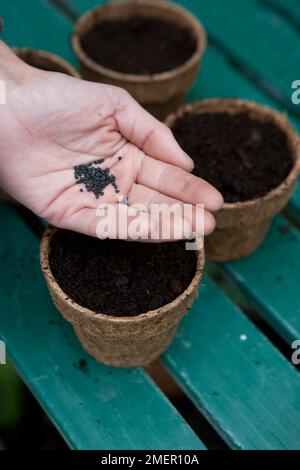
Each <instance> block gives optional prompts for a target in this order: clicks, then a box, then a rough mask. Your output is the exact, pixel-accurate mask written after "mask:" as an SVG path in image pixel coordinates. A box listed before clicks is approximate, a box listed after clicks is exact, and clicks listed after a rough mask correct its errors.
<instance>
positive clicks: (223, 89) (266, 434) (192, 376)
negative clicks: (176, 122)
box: [66, 0, 298, 448]
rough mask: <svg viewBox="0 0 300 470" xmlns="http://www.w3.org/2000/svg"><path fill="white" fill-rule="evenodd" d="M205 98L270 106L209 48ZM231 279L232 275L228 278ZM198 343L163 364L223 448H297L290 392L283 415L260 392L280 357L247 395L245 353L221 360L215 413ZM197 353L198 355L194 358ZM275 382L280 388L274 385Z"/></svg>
mask: <svg viewBox="0 0 300 470" xmlns="http://www.w3.org/2000/svg"><path fill="white" fill-rule="evenodd" d="M75 3H76V5H77V6H78V5H79V4H80V3H81V5H82V9H84V10H85V9H88V8H89V7H91V6H93V4H94V3H95V2H90V1H89V0H84V3H83V0H82V2H80V1H76V2H75V1H73V4H75ZM184 3H185V4H187V2H184ZM199 3H200V2H199ZM70 28H71V26H70V25H69V29H68V31H67V28H66V39H67V37H68V36H69V34H70ZM204 96H241V97H245V98H249V99H256V100H257V101H261V102H267V103H268V104H272V101H271V100H268V99H267V98H266V96H265V95H264V94H263V93H262V92H261V91H258V90H257V89H256V87H255V86H253V84H252V83H251V82H250V81H249V80H248V79H247V78H246V77H245V76H242V75H241V74H240V73H239V72H238V71H237V70H236V67H235V66H234V65H233V64H231V63H230V62H228V60H227V57H226V54H224V53H222V52H221V51H219V50H218V49H216V48H214V47H209V48H208V51H207V54H206V57H205V61H204V64H203V67H202V71H201V74H200V77H199V81H198V82H197V84H196V86H195V87H194V89H193V90H192V92H191V94H190V97H191V98H193V99H196V98H200V97H204ZM271 233H273V232H271ZM269 262H270V266H269V269H270V270H272V269H273V268H274V265H273V264H272V263H271V262H272V259H269ZM251 269H253V270H254V269H255V266H253V267H252V268H251ZM253 272H254V271H253ZM236 274H238V271H236ZM230 275H232V273H231V274H230ZM210 292H212V294H210V297H211V298H212V299H214V298H215V299H217V300H216V305H215V306H213V305H211V306H210V304H209V303H207V307H209V306H210V307H209V308H208V310H207V312H208V313H207V316H212V317H213V315H212V314H213V313H214V312H217V314H216V315H215V317H216V318H217V316H218V315H220V311H221V316H222V315H224V311H225V313H226V312H227V313H226V315H227V314H228V309H229V308H227V307H224V306H223V302H224V299H223V300H222V302H220V301H219V300H218V298H219V296H221V297H222V298H223V296H222V294H220V293H218V294H217V289H216V288H214V289H213V291H211V289H210ZM259 295H262V296H263V298H265V296H266V292H265V291H264V290H262V292H260V294H259ZM251 296H252V294H251ZM230 310H232V306H230ZM199 312H200V311H199ZM263 314H265V312H263ZM189 317H190V316H187V319H189ZM199 318H200V315H199ZM222 318H223V317H222ZM241 318H244V317H243V316H241V315H240V314H239V316H237V312H234V316H233V314H231V319H232V322H233V321H234V320H236V325H237V326H236V328H237V327H238V325H241V324H240V323H239V322H240V319H241ZM269 318H270V317H269ZM237 319H238V321H237ZM225 320H226V325H225V322H223V323H222V325H223V326H222V328H221V324H220V331H219V335H220V338H221V331H222V334H223V335H224V332H225V333H226V331H227V329H226V327H227V326H228V331H231V330H230V328H229V327H230V326H231V323H230V322H229V323H228V325H227V320H228V318H227V317H226V318H225ZM244 320H245V319H244ZM244 320H243V321H244ZM279 320H280V319H279ZM186 321H187V320H185V322H186ZM216 321H217V320H216ZM184 325H185V323H184V324H183V326H184ZM197 325H198V323H197V324H196V323H195V324H194V323H193V325H192V326H191V327H190V329H189V330H191V331H187V334H192V333H193V332H194V334H195V335H196V331H197V332H199V331H201V329H200V328H198V327H197ZM249 325H250V327H252V326H251V324H250V323H249V322H248V321H247V325H246V326H247V328H248V326H249ZM201 326H203V325H201ZM242 326H245V324H244V323H242ZM233 327H234V324H232V328H233ZM252 328H253V327H252ZM288 328H289V325H288ZM181 331H182V329H181V330H180V335H181ZM203 331H205V330H203ZM247 331H248V330H247ZM251 331H252V330H251ZM255 331H256V330H255ZM214 332H215V330H214V329H213V328H212V326H210V327H209V328H207V330H206V335H205V336H206V338H204V339H205V341H209V340H208V338H214V336H215V335H214ZM256 333H257V331H256ZM225 336H226V334H225ZM227 336H228V335H227ZM185 337H187V336H185ZM230 337H231V336H230V334H229V338H230ZM188 338H189V336H188ZM197 338H198V337H196V338H195V341H194V342H191V341H189V339H188V341H187V342H185V344H182V341H181V340H180V344H181V347H183V348H184V349H187V350H189V351H190V352H189V355H188V356H187V355H186V354H183V361H184V360H185V359H186V360H187V363H189V361H190V365H189V366H188V367H184V365H182V363H180V360H179V357H178V356H177V357H176V356H174V355H173V353H172V352H170V354H171V356H169V353H168V354H167V355H166V359H165V361H167V363H168V365H169V367H171V368H172V370H173V374H176V377H177V380H180V381H181V382H182V383H183V384H184V386H185V387H186V389H187V390H188V391H189V393H190V394H191V396H192V398H193V400H194V401H195V402H196V403H197V404H198V406H200V407H201V408H202V409H203V410H204V412H205V413H206V415H207V416H208V417H209V419H210V420H211V422H212V423H213V424H214V426H215V427H216V428H217V429H218V430H219V432H221V433H222V434H223V435H224V436H225V438H226V440H227V442H229V443H230V445H232V446H233V447H236V448H269V447H272V448H295V446H296V444H297V443H296V442H295V438H294V436H295V435H296V431H295V427H294V425H293V424H294V422H293V423H291V422H290V421H289V420H290V419H291V418H290V416H292V413H294V411H293V410H292V409H291V407H290V403H292V405H293V404H294V402H295V400H294V399H293V397H292V396H291V391H290V390H289V394H287V393H286V390H285V389H280V395H283V394H284V396H287V397H288V398H289V400H290V402H289V403H287V404H286V403H285V404H284V407H283V408H284V409H283V408H282V407H280V406H278V402H279V399H278V397H277V395H276V394H275V398H273V391H271V389H269V388H268V387H267V388H265V389H264V388H263V384H264V383H265V382H268V383H270V380H269V376H271V378H272V380H271V385H275V383H276V386H277V385H278V383H280V381H279V379H278V375H277V370H278V369H277V363H278V357H279V358H280V361H281V362H280V361H279V373H281V365H280V364H283V363H282V360H283V359H282V357H281V356H280V355H279V354H278V353H277V356H278V357H276V358H275V359H276V360H275V359H274V362H273V365H272V361H271V360H270V358H269V356H268V354H267V357H268V358H269V359H268V361H267V364H266V365H265V368H264V372H266V371H267V372H266V373H265V374H263V369H262V373H261V375H260V376H259V377H258V378H257V375H255V374H254V375H250V379H248V380H249V381H251V384H250V385H251V387H250V391H249V393H247V390H248V388H249V387H248V385H247V384H248V382H247V377H245V376H244V375H243V371H244V370H245V369H246V367H245V366H248V362H247V357H248V351H247V354H246V353H245V355H244V356H243V360H242V361H241V363H239V362H236V359H237V355H236V356H234V358H232V360H231V361H229V362H225V361H224V360H223V361H222V363H220V362H219V363H218V367H219V368H217V370H218V371H219V374H220V372H222V373H223V376H224V377H225V378H226V377H227V379H228V382H229V383H231V382H230V381H231V371H235V373H236V377H235V380H234V381H233V384H234V387H233V389H232V390H231V391H230V390H228V389H227V392H226V393H227V395H226V396H227V399H228V400H229V398H230V397H232V401H231V403H230V406H228V401H226V407H224V406H223V405H222V406H221V407H217V406H216V404H215V403H214V402H213V401H210V400H209V399H208V398H207V390H206V389H205V386H206V384H207V382H206V381H205V380H202V377H203V376H202V375H201V374H200V373H198V375H197V373H196V372H195V369H196V368H197V367H198V364H199V358H201V360H202V359H203V367H204V368H206V369H205V370H207V371H209V370H211V369H212V362H211V359H209V358H208V356H207V357H206V358H205V357H203V350H199V347H200V346H198V343H197V341H198V339H197ZM220 338H219V337H218V336H217V341H216V342H213V343H212V344H217V342H219V339H220ZM261 338H263V337H262V336H261V335H259V338H258V339H259V341H256V339H257V338H256V337H255V344H261V343H260V339H261ZM196 339H197V341H196ZM178 341H179V340H176V342H175V343H174V346H173V347H172V348H171V350H170V351H173V350H174V347H175V345H176V344H178ZM213 341H214V340H213ZM201 344H203V343H201V342H200V345H201ZM222 344H223V343H222ZM266 344H267V345H268V347H267V351H269V348H270V347H271V346H270V344H269V343H268V342H267V341H266V340H265V339H264V338H263V347H262V348H261V349H263V350H265V348H266ZM189 345H192V346H191V347H190V346H189ZM223 346H224V345H223ZM231 346H232V345H231ZM271 348H272V347H271ZM228 349H230V348H229V346H228ZM233 350H234V348H233ZM251 351H252V349H251ZM272 351H273V352H274V351H275V349H274V348H272ZM199 352H200V353H201V354H198V353H199ZM240 353H241V351H240V350H239V354H240ZM275 353H276V351H275ZM222 354H223V352H222V351H221V354H220V356H221V355H222ZM227 354H229V351H227ZM253 354H254V353H253ZM272 355H273V353H272ZM230 357H231V356H230ZM251 357H252V356H250V359H251ZM234 364H235V368H234V367H233V365H234ZM284 364H285V366H286V365H287V363H286V361H285V362H284ZM255 365H257V366H258V364H255ZM269 368H270V371H271V372H268V370H269ZM223 369H224V370H223ZM201 370H204V369H200V371H201ZM285 370H289V372H288V373H286V372H284V373H283V375H282V377H283V382H284V383H285V382H287V383H292V384H293V383H294V377H295V373H293V379H292V378H291V370H292V369H291V368H287V369H285ZM207 373H208V372H207ZM199 374H200V375H199ZM251 374H253V371H252V372H251ZM256 374H258V372H257V371H256ZM285 374H288V375H289V377H288V379H287V380H285V377H286V375H285ZM205 377H206V375H205ZM211 377H212V378H214V375H213V374H212V375H211ZM237 377H242V379H241V383H240V382H238V381H237ZM264 377H265V379H264ZM266 377H267V378H266ZM274 377H275V378H274ZM275 379H276V380H277V382H278V383H277V382H276V380H275ZM273 380H274V383H273ZM289 381H290V382H289ZM217 383H218V382H217ZM253 383H254V384H258V387H257V388H258V390H259V391H260V394H259V393H258V394H256V395H255V396H254V395H253V393H254V392H253V386H252V384H253ZM222 385H224V384H223V383H222ZM286 386H287V385H286V383H285V387H286ZM236 390H239V391H241V393H240V396H239V400H237V399H236V394H237V391H236ZM296 390H297V394H298V383H297V386H296ZM214 391H216V390H214ZM265 391H266V393H270V396H272V399H270V397H269V400H268V401H269V402H270V405H272V411H270V412H269V414H268V411H267V408H266V407H267V403H266V401H263V407H262V409H263V412H262V416H263V417H264V418H266V416H268V417H269V418H270V417H272V416H273V414H274V410H273V405H274V409H275V412H276V413H275V421H272V419H273V418H272V419H271V418H270V422H269V421H266V419H264V420H263V422H266V426H265V427H263V426H262V425H263V422H260V421H259V420H257V419H254V418H256V416H255V414H256V413H257V410H258V411H259V412H261V409H260V408H259V401H261V394H263V393H264V392H265ZM213 396H214V397H216V398H217V396H219V395H213ZM268 396H269V395H268ZM257 397H258V398H259V400H258V401H257ZM204 398H205V399H204ZM247 400H249V401H248V402H247ZM235 403H238V404H239V405H241V406H242V404H243V403H245V406H246V405H247V406H246V409H245V406H244V407H242V413H241V416H242V417H243V419H242V421H241V422H242V423H244V424H245V431H244V433H243V432H241V431H242V429H241V425H240V426H238V420H239V418H240V412H239V411H237V409H236V406H235ZM227 406H228V413H227V412H226V410H227ZM251 410H254V411H255V413H253V414H252V413H251ZM248 412H249V413H248ZM247 413H248V414H247ZM281 413H282V415H281ZM269 415H270V416H269ZM258 416H260V415H258ZM270 423H271V424H270ZM280 423H284V424H285V425H286V427H287V429H291V430H292V432H291V433H290V434H291V436H290V437H291V439H290V441H288V439H287V435H286V433H285V432H284V430H283V429H281V426H280ZM244 424H243V426H242V428H244ZM272 426H273V427H274V430H275V431H274V432H273V433H272V432H271V428H272ZM257 427H259V430H258V431H257V429H256V428H257ZM253 432H254V437H253V438H252V437H251V438H250V437H249V436H252V433H253ZM294 433H295V434H294Z"/></svg>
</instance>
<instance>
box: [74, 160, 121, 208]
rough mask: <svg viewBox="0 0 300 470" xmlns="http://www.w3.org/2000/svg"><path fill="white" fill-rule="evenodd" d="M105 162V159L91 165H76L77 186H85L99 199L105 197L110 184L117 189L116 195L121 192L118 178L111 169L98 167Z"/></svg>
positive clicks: (95, 161)
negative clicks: (105, 190)
mask: <svg viewBox="0 0 300 470" xmlns="http://www.w3.org/2000/svg"><path fill="white" fill-rule="evenodd" d="M103 162H104V159H103V158H99V159H98V160H94V161H93V162H91V163H86V164H83V165H76V166H75V167H74V177H75V179H76V182H77V184H83V185H84V186H85V189H86V190H87V191H89V192H92V193H94V194H95V196H96V198H97V199H98V198H99V196H103V194H104V189H105V188H106V186H108V185H109V184H111V185H112V186H113V187H114V188H115V191H116V193H118V192H119V189H118V186H117V183H116V177H115V175H113V174H112V173H111V172H110V170H109V168H105V169H102V168H100V167H98V166H96V165H100V164H101V163H103ZM80 191H82V189H80Z"/></svg>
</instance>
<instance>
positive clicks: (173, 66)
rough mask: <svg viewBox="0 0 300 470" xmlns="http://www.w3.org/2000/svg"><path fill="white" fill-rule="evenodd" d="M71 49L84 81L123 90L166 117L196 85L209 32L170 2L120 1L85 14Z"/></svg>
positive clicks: (77, 25)
mask: <svg viewBox="0 0 300 470" xmlns="http://www.w3.org/2000/svg"><path fill="white" fill-rule="evenodd" d="M72 45H73V49H74V52H75V54H76V55H77V57H78V58H79V62H80V71H81V74H82V76H83V78H86V79H87V80H93V81H98V82H102V83H109V84H112V85H117V86H120V87H122V88H125V89H126V90H127V91H128V92H129V93H130V94H131V95H132V96H133V97H134V98H135V99H136V100H137V101H139V103H141V104H142V105H143V106H144V107H145V108H146V109H148V111H150V112H151V113H152V114H154V115H155V116H156V117H158V118H160V119H163V118H164V117H165V116H166V115H167V114H168V113H170V112H172V111H174V110H175V109H177V108H178V106H179V105H180V104H181V103H182V102H183V101H184V98H185V95H186V93H187V91H188V89H189V88H190V87H191V85H192V83H193V82H194V80H195V78H196V75H197V72H198V69H199V65H200V60H201V58H202V55H203V52H204V49H205V46H206V34H205V31H204V29H203V27H202V25H201V24H200V23H199V21H198V20H197V19H196V18H195V17H194V16H192V15H191V14H190V13H189V12H188V11H186V10H184V9H183V8H181V7H179V6H177V5H174V4H172V3H170V2H165V1H160V0H157V1H155V2H153V1H152V0H121V1H117V2H112V3H108V4H105V5H103V6H97V7H96V8H94V9H92V10H90V11H88V12H87V13H85V14H84V15H83V16H81V17H80V18H79V20H78V21H77V23H76V25H75V29H74V33H73V36H72Z"/></svg>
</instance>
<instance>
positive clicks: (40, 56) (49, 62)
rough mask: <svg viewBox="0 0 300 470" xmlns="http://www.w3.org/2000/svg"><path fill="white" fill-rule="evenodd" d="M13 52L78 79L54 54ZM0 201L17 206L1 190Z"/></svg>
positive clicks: (31, 62)
mask: <svg viewBox="0 0 300 470" xmlns="http://www.w3.org/2000/svg"><path fill="white" fill-rule="evenodd" d="M13 50H14V52H15V53H16V54H17V56H18V57H19V58H20V59H22V60H23V61H24V62H26V64H28V65H31V66H32V67H36V68H38V69H42V70H47V71H49V72H60V73H65V74H67V75H70V76H71V77H76V78H80V76H79V73H78V72H77V71H76V70H75V69H74V67H72V65H71V64H69V62H67V61H66V60H64V59H62V58H61V57H59V56H58V55H56V54H52V53H51V52H46V51H41V50H38V49H29V48H25V47H24V48H23V47H22V48H14V49H13ZM0 200H1V201H5V202H8V203H10V204H13V205H19V203H18V202H17V201H16V200H15V199H14V198H12V197H11V196H9V195H8V194H6V192H5V191H2V189H0Z"/></svg>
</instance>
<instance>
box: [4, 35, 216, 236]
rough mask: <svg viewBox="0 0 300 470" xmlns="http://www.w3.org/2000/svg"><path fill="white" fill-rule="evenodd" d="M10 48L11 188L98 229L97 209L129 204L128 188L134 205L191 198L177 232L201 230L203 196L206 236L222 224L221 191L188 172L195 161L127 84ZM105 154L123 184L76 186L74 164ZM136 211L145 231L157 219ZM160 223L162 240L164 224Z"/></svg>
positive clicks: (7, 162)
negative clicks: (218, 219)
mask: <svg viewBox="0 0 300 470" xmlns="http://www.w3.org/2000/svg"><path fill="white" fill-rule="evenodd" d="M1 47H2V48H3V47H4V48H5V50H4V51H3V49H2V53H3V54H2V55H3V56H5V57H4V58H3V57H2V58H1V49H0V61H1V60H4V61H5V60H6V59H7V60H8V66H7V68H6V69H7V70H6V75H5V76H4V78H2V76H0V78H1V79H3V80H4V81H5V83H6V85H7V104H6V105H5V106H3V117H2V119H1V124H0V126H1V140H0V184H1V186H2V187H3V189H5V190H6V191H7V192H8V193H9V194H10V195H11V196H13V197H14V198H15V199H17V200H18V201H19V202H21V203H22V204H24V205H25V206H27V207H28V208H29V209H31V210H32V211H33V212H35V213H36V214H37V215H39V216H40V217H43V218H45V219H46V220H47V221H48V222H50V223H51V224H53V225H56V226H58V227H61V228H66V229H70V230H75V231H78V232H81V233H85V234H88V235H92V236H96V228H97V224H98V222H99V217H97V215H96V210H95V209H96V208H97V207H98V206H99V204H113V205H114V207H115V208H116V211H117V212H118V211H120V210H123V209H124V204H120V203H119V196H120V195H124V196H126V197H127V201H128V204H129V206H132V205H134V204H145V205H146V206H147V211H148V210H149V208H150V205H151V204H163V203H166V204H168V205H171V204H174V203H176V202H177V203H180V205H182V204H183V203H189V204H192V205H193V217H192V218H190V217H189V218H187V219H184V220H183V217H182V215H181V214H178V215H175V216H174V217H173V219H172V230H171V234H170V238H171V239H172V238H176V235H175V229H174V228H175V226H176V225H178V224H183V222H184V227H185V230H187V231H191V230H192V229H193V230H195V229H197V228H198V226H197V227H195V220H194V219H195V218H194V216H195V214H196V213H197V214H198V209H196V204H204V207H205V210H204V213H202V212H201V213H199V214H200V215H199V216H200V218H201V217H202V218H203V215H204V229H203V230H204V233H200V235H203V234H209V233H211V232H212V231H213V229H214V226H215V221H214V217H213V215H212V213H211V212H213V211H216V210H218V209H220V207H221V205H222V203H223V199H222V197H221V195H220V193H219V192H218V191H217V190H216V189H215V188H213V187H212V186H211V185H210V184H209V183H207V182H205V181H204V180H202V179H200V178H197V177H196V176H194V175H191V174H190V173H189V171H191V170H192V167H193V164H192V161H191V160H190V159H189V158H188V157H187V156H186V154H185V153H184V152H183V151H182V150H181V149H180V147H179V146H178V144H177V143H176V141H175V139H174V137H173V136H172V134H171V131H170V130H169V129H168V128H167V127H166V126H165V125H164V124H162V123H160V122H159V121H157V120H156V119H155V118H154V117H152V116H151V115H150V114H148V113H147V112H146V111H144V110H143V108H142V107H141V106H139V105H138V104H137V103H136V102H135V100H134V99H133V98H132V97H131V96H130V95H129V94H128V93H127V92H126V91H124V90H122V89H120V88H117V87H113V86H108V85H101V84H96V83H92V82H87V81H82V80H78V79H75V78H71V77H67V76H65V75H63V74H59V73H51V72H45V71H41V70H38V69H34V68H32V67H29V66H28V65H26V64H24V63H23V62H21V61H20V60H19V59H17V58H16V57H15V56H14V55H13V53H12V52H11V51H9V50H8V48H6V46H4V45H3V44H2V46H1ZM4 70H5V67H4ZM4 73H5V72H4ZM120 157H121V158H120ZM100 158H101V159H103V162H102V163H101V164H100V165H96V167H100V168H108V169H109V172H110V174H111V175H114V177H115V187H114V186H113V185H111V184H110V185H108V186H106V188H105V189H104V191H103V192H104V194H103V195H100V196H99V197H98V198H97V197H96V196H95V194H94V193H93V192H88V191H87V190H86V187H85V186H84V185H82V184H80V185H78V184H76V179H75V177H74V168H75V167H76V166H78V165H85V164H89V163H92V162H94V161H95V160H98V159H100ZM94 166H95V165H93V167H94ZM116 188H118V189H117V191H118V192H116ZM128 219H129V220H132V219H136V220H137V221H139V222H140V224H141V227H142V228H141V233H143V234H144V236H145V232H147V233H148V232H149V228H150V225H151V224H152V223H153V221H152V219H151V220H150V219H149V217H148V213H144V212H139V211H138V212H137V213H136V215H130V213H129V214H128ZM149 220H150V222H149ZM199 226H201V224H200V225H199ZM155 229H156V230H157V231H158V232H159V233H160V235H159V240H160V239H161V238H163V236H162V233H161V230H160V229H161V227H155ZM151 230H153V226H151ZM198 232H199V229H198ZM198 234H199V233H198ZM119 235H120V234H119V232H118V233H117V236H119ZM98 236H99V233H98ZM155 241H157V240H155Z"/></svg>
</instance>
